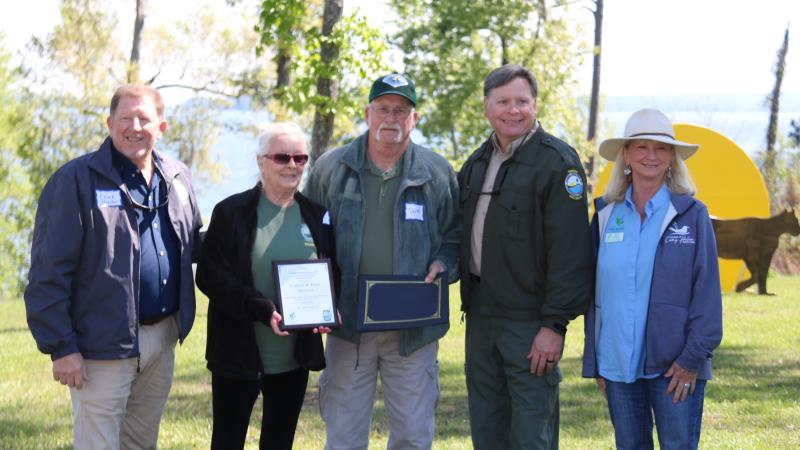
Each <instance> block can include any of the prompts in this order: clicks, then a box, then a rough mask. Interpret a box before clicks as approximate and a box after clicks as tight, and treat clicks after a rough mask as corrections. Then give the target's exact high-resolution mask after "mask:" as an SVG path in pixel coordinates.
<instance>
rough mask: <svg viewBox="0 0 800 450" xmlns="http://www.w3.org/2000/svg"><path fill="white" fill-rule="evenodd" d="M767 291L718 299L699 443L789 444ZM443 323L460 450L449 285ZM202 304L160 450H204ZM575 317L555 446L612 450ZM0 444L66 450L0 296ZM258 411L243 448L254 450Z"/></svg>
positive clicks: (792, 355)
mask: <svg viewBox="0 0 800 450" xmlns="http://www.w3.org/2000/svg"><path fill="white" fill-rule="evenodd" d="M770 290H772V291H774V292H777V293H778V295H776V296H774V297H759V296H756V295H754V294H752V293H744V294H732V295H725V297H724V300H723V301H724V311H725V337H724V338H723V343H722V346H721V347H720V348H719V349H718V350H717V355H716V357H715V367H716V371H715V380H713V381H712V382H710V383H709V384H708V386H707V388H706V403H705V414H704V418H703V437H702V440H701V446H702V447H703V448H712V449H716V448H720V449H750V448H752V449H777V448H785V449H790V448H800V430H798V427H800V326H799V325H798V324H800V277H796V278H790V277H775V278H771V279H770ZM451 298H452V302H451V323H452V327H451V330H450V332H449V333H448V334H447V336H446V338H445V339H443V340H442V341H441V347H440V351H439V359H440V363H441V372H440V374H441V379H440V380H441V389H442V392H441V400H440V403H439V410H438V413H437V418H436V440H435V441H434V448H437V449H468V448H471V445H470V440H469V423H468V419H467V401H466V389H465V386H464V375H463V374H464V370H463V361H464V359H463V343H464V325H463V324H461V323H460V317H461V316H460V314H459V313H458V309H457V304H458V296H457V290H456V289H455V286H454V287H453V289H451ZM205 305H206V303H205V299H201V300H200V305H199V307H198V310H199V311H200V313H199V314H198V317H197V322H196V326H195V329H194V331H193V332H192V334H191V335H190V336H189V338H188V339H187V340H186V342H185V343H184V345H183V346H182V347H181V348H180V349H179V350H178V361H177V364H176V366H177V368H176V374H175V382H174V384H173V387H172V393H171V395H170V399H169V402H168V403H167V410H166V412H165V414H164V418H163V420H162V423H161V435H160V439H159V447H160V448H162V449H171V448H175V449H195V448H198V449H199V448H208V444H209V441H210V435H211V386H210V375H209V372H208V371H207V370H206V368H205V360H204V357H203V354H204V346H205V337H204V336H205V325H206V317H205V309H206V306H205ZM582 341H583V330H582V321H581V320H578V321H577V322H575V323H574V324H573V326H571V327H570V331H569V334H568V336H567V343H566V349H565V355H564V359H563V363H562V370H563V371H564V374H565V379H564V382H563V383H562V385H561V448H566V449H602V448H613V437H612V429H611V424H610V422H609V420H608V414H607V412H606V407H605V402H604V400H603V399H602V397H601V395H600V394H599V393H598V392H597V389H596V387H595V385H594V382H593V381H591V380H585V379H582V378H580V357H581V350H582ZM0 355H2V359H0V361H2V363H1V365H0V448H2V449H36V448H42V449H57V448H70V447H71V442H72V431H71V416H70V414H71V407H70V400H69V393H68V391H67V389H66V388H64V387H62V386H61V385H60V384H58V383H56V382H54V381H53V379H52V376H51V364H50V359H49V358H48V357H47V356H45V355H42V354H40V353H39V352H38V351H37V350H36V346H35V344H34V341H33V339H32V338H31V335H30V332H29V331H28V328H27V326H26V323H25V310H24V305H23V303H22V302H20V301H2V302H0ZM316 382H317V374H312V377H311V381H310V383H309V389H308V393H307V395H306V404H305V406H304V408H303V412H302V415H301V417H300V423H299V424H298V431H297V437H296V440H295V448H298V449H315V448H322V446H323V441H324V427H323V424H322V421H321V420H320V418H319V410H318V407H317V401H316V392H317V388H316ZM260 411H261V409H260V406H258V405H257V406H256V408H255V410H254V414H253V420H252V421H251V427H250V432H249V434H248V440H247V447H248V448H257V446H258V427H259V421H258V420H257V418H260V414H261V413H260ZM387 439H388V423H387V419H386V416H385V414H384V410H383V404H382V402H381V401H380V400H379V401H378V402H377V403H376V405H375V419H374V420H373V423H372V438H371V443H372V445H371V447H372V448H385V446H386V441H387Z"/></svg>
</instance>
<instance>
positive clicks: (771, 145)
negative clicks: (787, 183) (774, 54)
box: [762, 27, 789, 213]
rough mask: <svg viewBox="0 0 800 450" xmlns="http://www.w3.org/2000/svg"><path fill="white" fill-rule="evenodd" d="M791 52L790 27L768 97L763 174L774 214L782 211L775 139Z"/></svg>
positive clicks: (785, 36)
mask: <svg viewBox="0 0 800 450" xmlns="http://www.w3.org/2000/svg"><path fill="white" fill-rule="evenodd" d="M788 51H789V27H786V32H785V33H784V34H783V44H782V45H781V48H780V49H779V50H778V61H777V62H776V63H775V87H773V89H772V93H771V94H770V96H769V97H768V100H769V104H770V107H769V125H768V126H767V148H766V152H765V154H764V164H763V169H762V171H763V174H764V181H765V182H766V185H767V191H768V192H769V197H770V210H772V212H773V213H775V212H777V211H779V210H780V208H781V205H780V202H779V192H778V185H777V180H776V177H777V175H778V174H777V173H776V172H777V171H776V165H777V161H776V160H777V158H778V155H777V153H776V151H775V138H776V135H777V132H778V113H779V112H780V96H781V84H782V83H783V71H784V69H785V68H786V53H787V52H788Z"/></svg>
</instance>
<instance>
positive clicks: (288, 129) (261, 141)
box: [258, 122, 308, 155]
mask: <svg viewBox="0 0 800 450" xmlns="http://www.w3.org/2000/svg"><path fill="white" fill-rule="evenodd" d="M287 134H290V135H291V134H296V135H298V136H300V137H302V138H303V146H304V147H305V149H306V150H308V141H307V140H306V136H305V134H303V130H302V129H301V128H300V126H299V125H297V124H296V123H294V122H276V123H270V124H267V125H264V126H262V127H261V132H260V133H259V135H258V155H265V154H267V152H269V149H270V147H271V146H272V142H273V141H274V140H275V138H276V137H278V136H283V135H287Z"/></svg>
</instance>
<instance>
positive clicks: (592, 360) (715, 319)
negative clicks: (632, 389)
mask: <svg viewBox="0 0 800 450" xmlns="http://www.w3.org/2000/svg"><path fill="white" fill-rule="evenodd" d="M613 207H614V204H613V203H612V204H606V203H605V202H604V201H603V199H602V198H599V199H596V200H595V211H596V212H595V214H594V217H593V218H592V239H593V243H594V248H595V261H596V260H597V250H598V248H599V244H600V238H601V236H602V235H603V232H604V231H605V227H606V224H607V222H608V218H609V217H610V215H611V210H612V209H613ZM596 300H597V295H596V290H595V296H594V297H593V298H592V302H591V304H590V306H589V311H588V312H587V313H586V316H585V322H584V324H585V327H584V329H585V341H584V348H583V376H584V377H587V378H594V377H597V376H598V369H597V354H596V348H595V345H596V336H597V330H599V327H600V314H599V309H600V307H601V305H598V304H597V303H596ZM721 340H722V291H721V289H720V278H719V263H718V260H717V243H716V239H715V237H714V229H713V228H712V226H711V219H710V218H709V216H708V210H707V209H706V206H705V205H704V204H703V203H702V202H700V201H699V200H696V199H695V198H693V197H691V196H687V195H676V194H670V206H669V209H668V210H667V214H666V216H665V217H664V221H663V223H662V226H661V237H660V238H659V242H658V247H657V248H656V256H655V264H654V265H653V280H652V284H651V286H650V305H649V308H648V311H647V325H646V332H645V363H644V366H645V367H644V371H645V373H646V374H653V373H659V374H661V373H664V372H666V371H667V369H669V367H670V366H671V365H672V363H673V362H677V363H678V365H679V366H681V367H682V368H684V369H686V370H690V371H695V372H697V378H698V379H701V380H708V379H711V358H712V356H713V353H714V349H715V348H717V346H719V343H720V341H721Z"/></svg>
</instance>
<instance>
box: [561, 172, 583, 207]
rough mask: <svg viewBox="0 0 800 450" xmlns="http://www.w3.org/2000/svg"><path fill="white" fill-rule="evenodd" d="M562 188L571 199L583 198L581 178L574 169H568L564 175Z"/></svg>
mask: <svg viewBox="0 0 800 450" xmlns="http://www.w3.org/2000/svg"><path fill="white" fill-rule="evenodd" d="M564 188H565V189H566V190H567V194H569V198H571V199H573V200H580V199H582V198H583V190H584V186H583V178H581V174H580V173H579V172H578V171H577V170H576V169H569V170H568V171H567V176H566V177H564Z"/></svg>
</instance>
